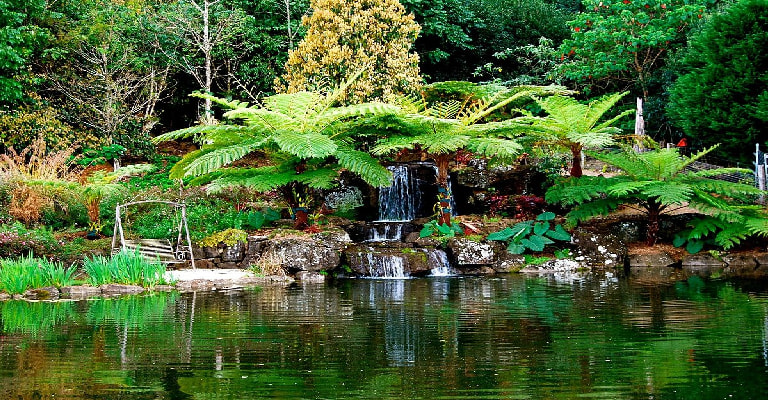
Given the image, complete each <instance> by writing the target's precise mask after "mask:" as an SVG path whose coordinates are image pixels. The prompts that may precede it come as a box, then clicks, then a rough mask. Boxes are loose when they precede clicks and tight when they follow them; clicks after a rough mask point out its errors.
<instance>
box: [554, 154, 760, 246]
mask: <svg viewBox="0 0 768 400" xmlns="http://www.w3.org/2000/svg"><path fill="white" fill-rule="evenodd" d="M709 151H711V149H706V150H704V151H702V152H700V153H697V154H696V155H694V156H692V157H685V156H681V155H680V154H678V152H677V151H676V150H674V149H661V150H655V151H648V152H644V153H635V152H634V151H631V150H629V151H627V152H624V153H616V152H613V153H590V154H593V155H594V156H595V158H597V159H599V160H601V161H604V162H606V163H608V164H609V165H611V166H613V167H618V168H619V169H620V170H621V172H622V173H623V174H622V175H617V176H614V177H610V178H593V177H581V178H576V179H570V180H568V181H567V182H561V183H559V184H558V185H556V186H555V187H553V188H551V189H550V190H549V191H547V195H546V199H547V201H550V202H559V203H561V204H564V205H574V206H575V208H574V209H573V211H571V213H569V215H568V218H570V219H573V220H583V219H584V218H590V217H591V216H592V215H597V213H598V212H602V211H604V210H605V204H606V202H615V203H618V204H622V203H623V204H637V205H639V206H641V207H645V208H646V212H647V215H648V216H649V222H654V223H658V221H657V220H655V221H650V216H651V215H653V216H654V218H656V216H657V215H658V214H659V213H663V212H667V211H668V210H669V209H670V206H672V205H684V206H687V207H688V208H690V209H693V210H695V211H696V212H698V213H700V214H702V215H704V216H706V218H705V219H702V221H705V220H706V221H709V222H701V224H702V226H697V227H696V228H695V229H699V230H698V231H696V230H694V231H693V234H694V236H689V238H692V239H699V236H705V235H706V234H707V233H709V232H711V231H712V229H715V228H716V229H718V230H719V231H718V234H717V236H716V238H715V240H716V242H717V243H719V244H720V245H722V246H724V247H726V248H727V247H729V246H733V245H734V244H738V243H739V241H741V240H743V238H744V237H745V235H747V234H750V233H752V234H754V233H755V232H761V233H760V234H766V235H768V230H765V231H759V230H758V229H760V224H759V223H757V222H754V221H753V220H755V219H756V220H759V219H761V218H767V217H768V215H765V210H764V209H762V208H760V207H753V206H750V205H746V204H750V202H751V201H752V200H754V198H755V197H756V196H757V195H759V194H761V191H760V190H758V189H756V188H754V187H752V186H750V185H745V184H740V183H733V182H728V181H724V180H715V179H709V178H706V176H715V175H719V174H721V173H724V172H726V171H729V172H733V171H735V170H733V169H729V168H725V169H720V170H713V171H691V170H689V169H688V167H689V166H690V165H691V163H692V160H697V159H699V158H701V156H702V155H704V154H706V153H708V152H709ZM591 203H597V204H598V206H593V205H591ZM595 207H597V208H596V209H595ZM671 208H674V207H671ZM707 218H708V219H707ZM709 219H715V220H717V221H719V222H712V221H710V220H709ZM747 223H749V225H747ZM737 227H740V228H738V229H737ZM747 227H750V228H747ZM753 228H754V229H755V231H754V232H750V231H748V229H753ZM766 228H768V227H766ZM649 232H651V230H649ZM649 242H652V240H650V238H649Z"/></svg>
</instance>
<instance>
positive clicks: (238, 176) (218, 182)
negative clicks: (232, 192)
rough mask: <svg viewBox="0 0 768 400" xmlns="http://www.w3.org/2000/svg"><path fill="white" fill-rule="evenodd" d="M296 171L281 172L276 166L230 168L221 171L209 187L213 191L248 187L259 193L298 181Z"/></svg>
mask: <svg viewBox="0 0 768 400" xmlns="http://www.w3.org/2000/svg"><path fill="white" fill-rule="evenodd" d="M296 176H297V175H296V172H295V171H290V170H288V171H285V170H283V171H281V170H279V169H278V168H277V167H275V166H266V167H259V168H236V169H235V168H228V169H223V170H220V171H219V177H218V178H217V179H215V180H214V181H213V182H211V184H210V185H209V189H210V190H211V191H217V190H220V189H222V188H226V187H231V186H246V187H250V188H252V189H254V190H256V191H258V192H266V191H270V190H274V189H276V188H278V187H281V186H284V185H287V184H289V183H291V182H295V181H296Z"/></svg>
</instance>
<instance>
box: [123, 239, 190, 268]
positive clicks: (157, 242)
mask: <svg viewBox="0 0 768 400" xmlns="http://www.w3.org/2000/svg"><path fill="white" fill-rule="evenodd" d="M123 249H125V250H128V251H137V250H138V252H139V253H140V254H141V255H142V256H144V258H145V259H147V260H149V261H156V260H160V262H164V263H168V264H179V263H185V262H187V260H184V259H181V260H180V259H178V258H177V257H176V250H174V248H173V245H171V241H170V240H168V239H134V240H126V241H125V243H123Z"/></svg>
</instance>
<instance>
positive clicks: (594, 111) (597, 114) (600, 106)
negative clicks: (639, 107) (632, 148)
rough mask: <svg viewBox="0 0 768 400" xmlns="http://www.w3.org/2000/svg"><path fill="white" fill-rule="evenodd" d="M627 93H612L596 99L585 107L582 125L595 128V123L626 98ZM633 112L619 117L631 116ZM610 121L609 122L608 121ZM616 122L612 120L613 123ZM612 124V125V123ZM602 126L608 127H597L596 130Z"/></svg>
mask: <svg viewBox="0 0 768 400" xmlns="http://www.w3.org/2000/svg"><path fill="white" fill-rule="evenodd" d="M628 93H629V92H621V93H613V94H608V95H605V96H603V97H600V98H598V99H597V100H593V101H591V102H590V103H589V105H588V106H587V112H586V114H585V115H584V123H585V125H587V126H590V127H592V126H596V125H597V123H598V122H599V121H600V119H601V118H603V116H604V115H605V114H606V113H607V112H608V111H609V110H610V109H611V108H613V106H615V105H616V103H618V102H619V100H621V99H622V98H623V97H624V96H626V95H627V94H628ZM632 112H634V111H629V112H624V113H622V114H624V115H621V114H619V115H620V116H621V117H624V116H626V115H629V114H631V113H632ZM609 121H610V120H609ZM615 121H616V120H615V119H614V120H613V122H615ZM613 122H612V123H613ZM604 126H608V125H606V124H601V125H597V128H598V129H599V128H601V127H604Z"/></svg>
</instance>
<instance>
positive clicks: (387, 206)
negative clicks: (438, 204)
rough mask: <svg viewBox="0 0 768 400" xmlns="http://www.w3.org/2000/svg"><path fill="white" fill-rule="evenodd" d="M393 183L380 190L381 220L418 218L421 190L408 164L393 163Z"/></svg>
mask: <svg viewBox="0 0 768 400" xmlns="http://www.w3.org/2000/svg"><path fill="white" fill-rule="evenodd" d="M387 169H388V170H390V171H392V185H390V186H389V187H386V188H381V190H379V220H380V221H410V220H412V219H414V218H416V211H417V210H418V209H419V203H420V202H421V192H420V191H419V190H418V187H417V186H416V180H415V179H411V171H410V168H409V167H408V165H392V166H389V167H387Z"/></svg>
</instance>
